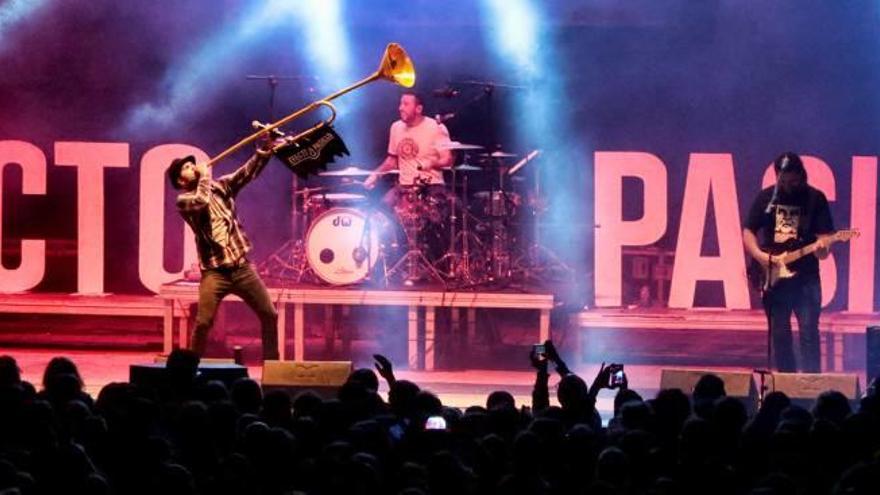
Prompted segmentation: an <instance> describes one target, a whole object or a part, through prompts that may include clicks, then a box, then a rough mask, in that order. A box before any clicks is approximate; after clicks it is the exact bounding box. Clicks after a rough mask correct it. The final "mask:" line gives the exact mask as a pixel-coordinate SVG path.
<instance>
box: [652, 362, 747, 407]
mask: <svg viewBox="0 0 880 495" xmlns="http://www.w3.org/2000/svg"><path fill="white" fill-rule="evenodd" d="M709 374H712V375H715V376H717V377H718V378H721V380H722V381H723V382H724V391H725V392H726V393H727V396H728V397H736V398H737V399H740V400H742V401H743V403H744V404H745V405H746V408H747V409H748V410H749V411H754V409H755V407H756V405H757V403H758V389H757V388H756V387H755V379H754V377H753V376H752V374H751V373H749V372H746V371H713V370H692V369H675V368H666V369H663V370H662V371H661V372H660V388H661V389H667V388H677V389H680V390H681V391H682V392H684V393H686V394H687V395H689V396H690V395H691V394H692V393H693V391H694V385H696V384H697V381H699V380H700V377H702V376H703V375H709Z"/></svg>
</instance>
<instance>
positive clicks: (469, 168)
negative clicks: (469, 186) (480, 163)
mask: <svg viewBox="0 0 880 495" xmlns="http://www.w3.org/2000/svg"><path fill="white" fill-rule="evenodd" d="M452 169H453V170H456V171H458V172H476V171H478V170H483V169H482V168H480V167H475V166H473V165H468V164H467V163H462V164H461V165H459V166H457V167H452Z"/></svg>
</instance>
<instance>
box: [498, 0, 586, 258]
mask: <svg viewBox="0 0 880 495" xmlns="http://www.w3.org/2000/svg"><path fill="white" fill-rule="evenodd" d="M481 5H482V8H483V11H484V12H483V13H484V16H483V18H484V21H483V22H484V26H485V29H486V30H487V31H488V34H489V36H488V39H489V40H490V43H491V45H490V50H492V51H493V52H494V53H495V54H496V55H497V57H498V60H499V61H498V64H499V65H500V67H499V68H500V69H501V70H502V72H503V73H505V74H508V75H509V80H508V81H506V82H508V83H510V84H512V85H515V86H522V89H512V90H510V91H511V92H510V95H511V100H512V102H513V105H514V106H515V110H514V115H517V116H518V118H517V120H516V123H515V129H514V130H515V133H516V141H517V145H516V146H518V147H519V148H521V149H519V150H517V151H521V152H523V153H524V152H526V151H528V150H531V149H542V150H543V153H542V154H541V158H539V159H538V161H537V162H536V163H534V164H530V165H529V167H530V168H532V169H534V168H535V167H538V168H540V169H541V170H540V173H541V186H542V188H543V191H542V192H543V195H544V196H546V197H547V199H548V202H549V206H550V207H549V209H548V211H547V213H546V214H545V215H544V217H543V218H542V220H543V224H544V227H545V228H544V229H543V231H542V236H543V239H542V243H543V244H544V245H546V246H553V249H554V250H555V251H556V253H557V254H559V255H560V256H561V257H562V258H563V259H565V260H566V261H568V262H569V263H570V264H572V265H574V266H575V268H576V270H580V267H581V266H582V263H583V260H584V259H585V257H586V247H585V240H584V239H582V238H581V237H582V236H581V237H578V234H577V232H582V231H583V230H584V228H582V226H579V227H578V228H576V229H575V228H572V225H573V223H576V222H579V221H583V220H582V218H583V217H584V213H585V211H586V208H587V206H586V205H587V202H588V201H589V197H588V196H587V195H585V194H584V191H583V188H584V187H585V186H586V184H585V182H584V181H583V180H581V178H582V177H583V169H584V168H585V167H586V163H587V162H588V155H587V152H586V151H585V150H586V149H587V145H588V143H586V142H585V139H587V136H583V135H580V134H578V133H575V132H574V131H573V127H574V126H573V125H572V122H571V119H572V116H571V106H570V105H569V103H570V101H571V100H570V98H569V96H568V95H567V94H566V89H565V77H566V75H567V74H568V71H567V70H566V66H565V62H566V61H565V60H562V59H561V57H560V56H559V54H558V50H557V47H556V45H555V38H556V34H557V33H556V32H555V31H554V26H553V24H551V23H549V22H547V19H546V18H545V16H544V12H542V11H541V3H540V2H539V1H537V0H483V3H482V4H481ZM578 70H586V68H584V67H579V68H578Z"/></svg>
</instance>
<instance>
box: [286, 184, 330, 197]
mask: <svg viewBox="0 0 880 495" xmlns="http://www.w3.org/2000/svg"><path fill="white" fill-rule="evenodd" d="M326 190H327V188H326V187H323V186H319V187H304V188H302V189H300V190H299V191H296V192H294V193H293V194H294V195H296V196H304V195H308V194H316V193H319V192H321V191H326Z"/></svg>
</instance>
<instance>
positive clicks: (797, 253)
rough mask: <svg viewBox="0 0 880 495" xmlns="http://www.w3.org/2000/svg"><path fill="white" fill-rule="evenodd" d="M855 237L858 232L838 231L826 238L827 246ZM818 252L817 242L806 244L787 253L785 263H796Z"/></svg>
mask: <svg viewBox="0 0 880 495" xmlns="http://www.w3.org/2000/svg"><path fill="white" fill-rule="evenodd" d="M857 235H858V231H852V230H838V231H837V232H835V233H833V234H831V235H830V236H828V240H829V241H830V242H829V243H828V245H829V246H831V244H834V243H835V242H840V241H847V240H849V239H850V238H851V237H853V236H857ZM818 250H819V241H816V242H814V243H812V244H807V245H806V246H804V247H802V248H800V249H795V250H794V251H790V252H789V253H787V254H786V255H785V262H786V263H791V262H793V261H797V260H799V259H801V258H803V257H804V256H807V255H808V254H813V253H815V252H816V251H818Z"/></svg>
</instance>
